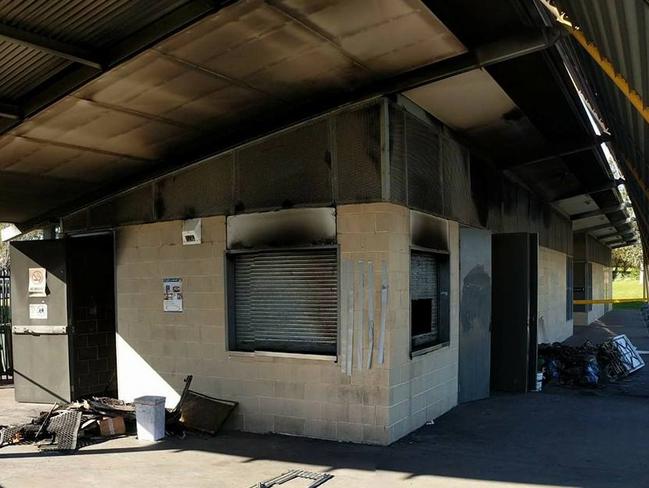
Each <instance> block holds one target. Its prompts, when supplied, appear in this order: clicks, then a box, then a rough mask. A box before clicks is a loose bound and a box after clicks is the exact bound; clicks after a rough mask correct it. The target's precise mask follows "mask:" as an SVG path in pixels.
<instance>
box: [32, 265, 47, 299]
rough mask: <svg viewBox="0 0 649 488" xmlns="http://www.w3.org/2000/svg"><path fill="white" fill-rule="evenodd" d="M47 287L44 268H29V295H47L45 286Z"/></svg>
mask: <svg viewBox="0 0 649 488" xmlns="http://www.w3.org/2000/svg"><path fill="white" fill-rule="evenodd" d="M46 287H47V271H46V270H45V268H29V288H28V290H27V291H28V293H29V296H30V297H44V296H47V294H46V293H45V288H46Z"/></svg>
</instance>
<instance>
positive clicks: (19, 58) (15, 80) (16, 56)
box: [0, 41, 70, 101]
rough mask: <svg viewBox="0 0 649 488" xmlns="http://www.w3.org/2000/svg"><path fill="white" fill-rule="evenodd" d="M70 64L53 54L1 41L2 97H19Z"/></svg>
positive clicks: (0, 95) (0, 89) (0, 97)
mask: <svg viewBox="0 0 649 488" xmlns="http://www.w3.org/2000/svg"><path fill="white" fill-rule="evenodd" d="M69 65H70V62H68V61H66V60H64V59H61V58H57V57H55V56H52V55H50V54H47V53H44V52H41V51H37V50H35V49H31V48H29V47H25V46H18V45H16V44H11V43H8V42H2V41H0V99H2V100H5V101H7V100H12V101H13V100H18V99H20V98H21V97H22V96H24V95H25V94H26V93H29V92H30V91H31V90H33V89H35V88H36V87H38V86H39V85H40V84H41V83H43V82H45V81H46V80H48V79H49V78H50V77H52V76H54V75H56V74H57V73H58V72H60V71H61V70H63V69H65V68H66V67H67V66H69Z"/></svg>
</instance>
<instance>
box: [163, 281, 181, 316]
mask: <svg viewBox="0 0 649 488" xmlns="http://www.w3.org/2000/svg"><path fill="white" fill-rule="evenodd" d="M162 292H163V299H162V308H163V310H164V311H165V312H182V311H183V279H182V278H163V279H162Z"/></svg>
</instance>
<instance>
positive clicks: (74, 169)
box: [0, 136, 152, 183]
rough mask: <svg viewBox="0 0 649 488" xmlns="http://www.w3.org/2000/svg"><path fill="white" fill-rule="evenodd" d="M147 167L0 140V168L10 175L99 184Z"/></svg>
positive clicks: (48, 146) (97, 155)
mask: <svg viewBox="0 0 649 488" xmlns="http://www.w3.org/2000/svg"><path fill="white" fill-rule="evenodd" d="M151 164H152V163H150V162H148V161H142V160H133V159H127V158H116V157H115V156H112V155H106V154H101V153H96V152H90V151H82V150H79V149H75V148H71V147H61V146H56V145H53V144H43V143H37V142H34V141H31V140H29V139H25V138H22V137H14V136H5V137H3V138H2V139H0V168H1V169H2V170H3V171H11V172H14V173H25V174H31V175H47V176H55V177H57V178H62V179H72V180H77V181H86V182H96V183H100V182H105V181H109V180H110V179H112V178H122V177H125V176H127V175H129V174H132V173H133V172H136V171H140V170H142V169H145V168H147V167H150V166H151Z"/></svg>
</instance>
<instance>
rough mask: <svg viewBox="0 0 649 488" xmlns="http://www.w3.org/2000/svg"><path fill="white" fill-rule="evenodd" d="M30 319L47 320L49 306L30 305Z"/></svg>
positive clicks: (42, 304)
mask: <svg viewBox="0 0 649 488" xmlns="http://www.w3.org/2000/svg"><path fill="white" fill-rule="evenodd" d="M29 318H30V319H33V320H45V319H47V304H46V303H30V304H29Z"/></svg>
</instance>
